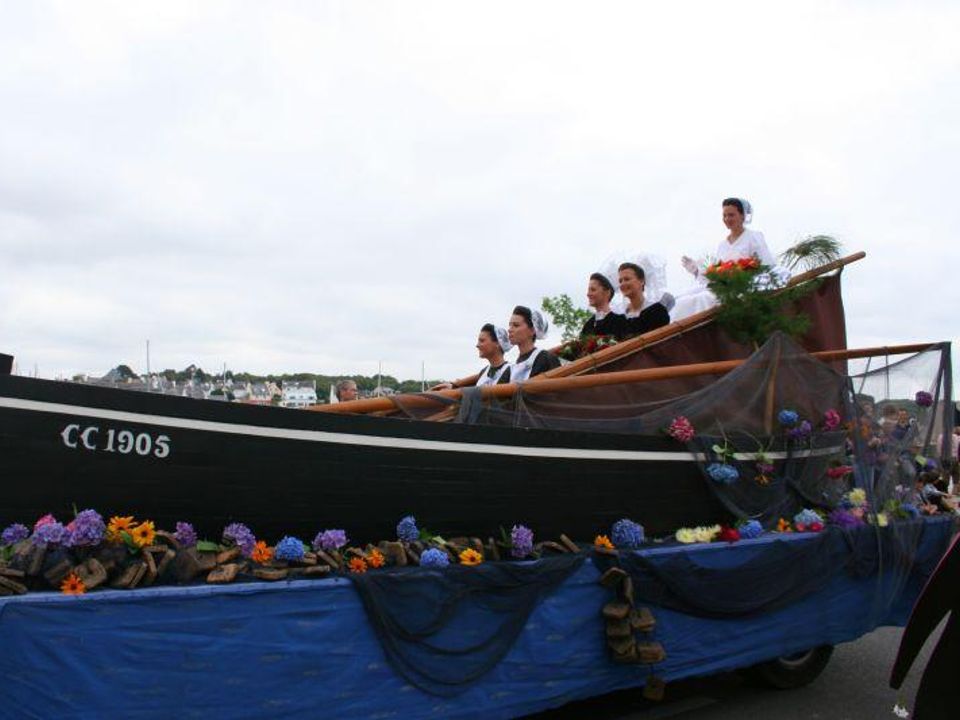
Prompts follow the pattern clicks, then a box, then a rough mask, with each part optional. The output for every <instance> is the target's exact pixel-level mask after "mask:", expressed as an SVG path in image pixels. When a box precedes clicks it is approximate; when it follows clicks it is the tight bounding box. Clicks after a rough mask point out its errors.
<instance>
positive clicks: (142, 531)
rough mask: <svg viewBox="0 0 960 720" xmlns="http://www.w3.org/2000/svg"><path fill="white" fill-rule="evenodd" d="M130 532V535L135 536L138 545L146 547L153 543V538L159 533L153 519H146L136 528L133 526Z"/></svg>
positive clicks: (134, 539) (134, 540)
mask: <svg viewBox="0 0 960 720" xmlns="http://www.w3.org/2000/svg"><path fill="white" fill-rule="evenodd" d="M128 532H129V533H130V537H131V538H133V542H134V543H136V545H137V547H146V546H147V545H152V544H153V539H154V537H156V534H157V532H156V530H155V529H154V527H153V520H144V521H143V522H142V523H140V524H139V525H137V526H136V527H135V528H132V529H131V530H129V531H128Z"/></svg>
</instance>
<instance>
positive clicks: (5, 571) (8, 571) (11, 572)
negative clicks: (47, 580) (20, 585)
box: [0, 565, 26, 578]
mask: <svg viewBox="0 0 960 720" xmlns="http://www.w3.org/2000/svg"><path fill="white" fill-rule="evenodd" d="M25 574H26V573H24V572H23V570H17V569H16V568H12V567H7V566H5V565H0V576H2V577H8V578H22V577H23V576H24V575H25Z"/></svg>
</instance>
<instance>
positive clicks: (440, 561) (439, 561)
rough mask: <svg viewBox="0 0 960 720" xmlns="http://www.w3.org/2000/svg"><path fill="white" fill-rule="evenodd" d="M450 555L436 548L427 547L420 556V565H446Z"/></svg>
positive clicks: (448, 562)
mask: <svg viewBox="0 0 960 720" xmlns="http://www.w3.org/2000/svg"><path fill="white" fill-rule="evenodd" d="M449 564H450V556H449V555H447V554H446V553H445V552H444V551H443V550H440V549H438V548H427V549H426V550H424V551H423V555H421V556H420V567H446V566H447V565H449Z"/></svg>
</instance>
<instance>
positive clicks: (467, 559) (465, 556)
mask: <svg viewBox="0 0 960 720" xmlns="http://www.w3.org/2000/svg"><path fill="white" fill-rule="evenodd" d="M482 562H483V555H481V554H480V553H478V552H477V551H476V550H474V549H473V548H467V549H466V550H464V551H463V552H462V553H460V564H461V565H479V564H480V563H482Z"/></svg>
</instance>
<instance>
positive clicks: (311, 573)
mask: <svg viewBox="0 0 960 720" xmlns="http://www.w3.org/2000/svg"><path fill="white" fill-rule="evenodd" d="M288 572H289V574H290V575H289V576H290V577H325V576H326V575H329V574H330V566H329V565H308V566H307V567H302V568H291V569H290V570H289V571H288Z"/></svg>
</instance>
